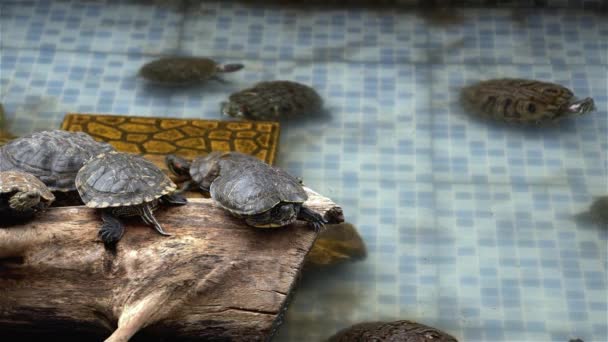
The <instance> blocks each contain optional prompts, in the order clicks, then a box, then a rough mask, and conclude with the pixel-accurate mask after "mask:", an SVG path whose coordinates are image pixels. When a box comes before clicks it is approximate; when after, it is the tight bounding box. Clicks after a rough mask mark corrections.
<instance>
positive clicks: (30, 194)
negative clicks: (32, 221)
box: [9, 190, 44, 211]
mask: <svg viewBox="0 0 608 342" xmlns="http://www.w3.org/2000/svg"><path fill="white" fill-rule="evenodd" d="M9 206H10V207H11V208H12V209H13V210H15V211H26V210H28V209H33V210H35V211H39V210H42V209H44V205H43V204H42V203H41V202H40V192H38V191H36V190H31V191H20V192H17V193H15V194H14V195H13V196H12V197H11V198H10V199H9Z"/></svg>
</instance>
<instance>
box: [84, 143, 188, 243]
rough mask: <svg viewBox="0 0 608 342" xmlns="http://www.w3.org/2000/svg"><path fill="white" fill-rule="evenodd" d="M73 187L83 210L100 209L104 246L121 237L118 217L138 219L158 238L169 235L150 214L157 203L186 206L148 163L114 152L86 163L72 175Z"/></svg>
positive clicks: (164, 177)
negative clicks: (151, 227) (76, 173)
mask: <svg viewBox="0 0 608 342" xmlns="http://www.w3.org/2000/svg"><path fill="white" fill-rule="evenodd" d="M76 187H77V189H78V193H79V194H80V197H81V198H82V200H83V202H84V203H85V204H86V206H87V207H90V208H98V209H102V216H101V217H102V220H103V224H102V225H101V228H100V230H99V236H100V237H101V239H102V240H103V241H104V243H105V244H106V245H113V244H115V243H116V242H118V241H119V240H120V238H121V237H122V235H123V233H124V225H123V224H122V222H121V221H120V220H119V217H122V216H140V217H141V218H142V219H143V221H144V222H145V223H146V224H148V225H151V226H153V227H154V229H156V231H158V232H159V233H160V234H161V235H169V234H167V233H165V231H164V230H163V228H162V227H161V225H160V224H159V223H158V221H157V220H156V218H155V217H154V215H153V213H152V212H153V211H154V210H156V209H157V208H158V206H159V204H160V203H163V204H173V205H183V204H186V203H187V200H186V198H185V197H183V196H181V195H178V194H173V192H174V191H175V189H176V188H177V187H176V185H175V184H174V183H173V182H172V181H171V180H170V179H169V177H167V176H166V175H165V174H164V173H163V172H162V171H161V170H160V169H159V168H158V167H156V165H154V164H153V163H152V162H150V161H147V160H146V159H144V158H143V157H140V156H137V155H134V154H129V153H121V152H116V151H111V152H106V153H102V154H100V155H98V156H96V157H94V158H93V159H91V160H90V161H88V162H87V163H86V164H85V165H84V166H83V167H82V169H80V171H79V172H78V175H77V176H76Z"/></svg>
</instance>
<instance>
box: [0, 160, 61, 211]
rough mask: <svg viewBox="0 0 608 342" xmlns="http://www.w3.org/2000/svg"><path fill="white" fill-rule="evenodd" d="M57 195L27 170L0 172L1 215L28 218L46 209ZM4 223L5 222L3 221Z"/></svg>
mask: <svg viewBox="0 0 608 342" xmlns="http://www.w3.org/2000/svg"><path fill="white" fill-rule="evenodd" d="M54 200H55V196H53V194H52V193H51V192H50V191H49V189H48V188H47V187H46V185H44V183H42V182H41V181H40V180H39V179H38V178H36V177H34V176H33V175H31V174H29V173H25V172H19V171H3V172H0V217H1V218H3V221H4V218H6V217H10V218H17V219H20V218H27V217H30V216H32V215H34V214H35V213H37V212H40V211H44V210H45V209H46V208H48V207H49V206H50V205H51V203H53V201H54ZM3 223H4V222H3Z"/></svg>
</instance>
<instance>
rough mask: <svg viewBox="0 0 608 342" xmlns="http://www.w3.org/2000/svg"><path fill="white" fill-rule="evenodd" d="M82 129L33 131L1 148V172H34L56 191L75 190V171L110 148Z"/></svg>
mask: <svg viewBox="0 0 608 342" xmlns="http://www.w3.org/2000/svg"><path fill="white" fill-rule="evenodd" d="M113 150H114V148H113V147H112V146H111V145H110V144H106V143H100V142H97V141H95V140H94V139H93V138H92V137H91V136H90V135H88V134H86V133H83V132H68V131H63V130H52V131H42V132H36V133H32V134H29V135H26V136H23V137H20V138H17V139H14V140H12V141H10V142H9V143H7V144H6V145H4V146H2V147H0V171H9V170H16V171H22V172H26V173H30V174H32V175H34V176H35V177H36V178H38V179H40V180H41V181H42V182H43V183H44V184H46V186H47V187H48V188H49V190H51V191H52V192H55V193H70V192H75V191H76V185H75V183H74V180H75V178H76V174H77V173H78V170H80V168H81V167H82V166H83V165H84V163H85V162H86V161H87V160H89V159H90V158H92V157H94V156H96V155H98V154H99V153H102V152H107V151H113Z"/></svg>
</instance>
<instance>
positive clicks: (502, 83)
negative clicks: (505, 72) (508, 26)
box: [461, 78, 595, 124]
mask: <svg viewBox="0 0 608 342" xmlns="http://www.w3.org/2000/svg"><path fill="white" fill-rule="evenodd" d="M461 102H462V104H463V106H464V107H465V109H466V110H468V111H470V112H472V113H474V114H477V115H479V116H482V117H489V118H492V119H495V120H499V121H505V122H513V123H522V124H541V123H546V122H554V121H557V120H560V119H562V118H564V117H567V116H571V115H583V114H586V113H589V112H591V111H593V110H595V104H594V102H593V99H592V98H590V97H587V98H585V99H582V100H576V99H575V97H574V94H573V93H572V91H570V90H569V89H568V88H566V87H563V86H561V85H559V84H555V83H548V82H541V81H534V80H526V79H514V78H504V79H495V80H489V81H482V82H479V83H476V84H474V85H471V86H468V87H464V88H463V89H462V92H461Z"/></svg>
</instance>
